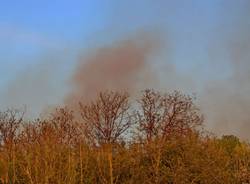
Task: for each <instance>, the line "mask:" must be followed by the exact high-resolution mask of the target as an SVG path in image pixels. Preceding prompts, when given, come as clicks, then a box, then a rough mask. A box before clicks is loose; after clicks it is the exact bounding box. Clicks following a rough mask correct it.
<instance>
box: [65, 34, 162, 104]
mask: <svg viewBox="0 0 250 184" xmlns="http://www.w3.org/2000/svg"><path fill="white" fill-rule="evenodd" d="M157 45H158V43H157V41H156V40H155V39H151V38H149V37H148V38H147V37H140V36H139V37H137V38H135V39H127V40H122V41H119V42H116V43H113V44H111V46H107V47H103V48H99V49H96V50H95V51H92V52H91V53H90V54H88V55H87V56H84V57H83V58H81V59H80V60H79V63H78V65H77V67H76V70H75V72H74V73H73V76H72V78H71V80H70V84H71V92H70V93H69V94H68V95H67V96H66V97H65V103H66V104H67V105H70V106H71V107H75V106H77V104H78V102H79V101H81V102H85V101H88V100H90V99H93V98H95V96H96V95H97V94H98V93H99V92H100V91H103V90H118V91H121V90H126V91H129V92H130V93H134V92H136V91H138V90H140V89H143V88H144V87H148V86H149V85H151V84H153V81H155V78H156V76H155V75H154V74H153V72H152V70H151V68H150V63H149V58H150V55H152V54H153V53H154V52H155V51H156V50H157Z"/></svg>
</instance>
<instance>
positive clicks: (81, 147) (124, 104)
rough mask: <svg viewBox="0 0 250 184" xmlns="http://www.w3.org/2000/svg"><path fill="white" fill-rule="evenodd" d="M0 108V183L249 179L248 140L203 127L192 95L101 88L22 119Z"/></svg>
mask: <svg viewBox="0 0 250 184" xmlns="http://www.w3.org/2000/svg"><path fill="white" fill-rule="evenodd" d="M24 116H25V111H24V110H20V109H8V110H6V111H4V112H1V113H0V183H1V184H9V183H13V184H94V183H97V184H99V183H100V184H144V183H145V184H163V183H164V184H182V183H183V184H184V183H190V184H191V183H193V184H194V183H197V184H203V183H204V184H209V183H211V184H216V183H218V184H219V183H233V184H238V183H239V184H240V183H250V145H249V143H248V142H245V141H241V140H240V139H239V138H238V137H236V136H234V135H223V136H220V137H218V136H215V135H213V134H212V133H211V132H209V131H207V130H206V129H205V128H204V116H203V114H202V112H200V110H199V108H198V107H197V106H196V104H195V97H193V96H190V95H186V94H183V93H182V92H180V91H173V92H169V93H162V92H158V91H155V90H153V89H147V90H144V91H142V92H141V93H140V95H139V96H138V97H136V98H135V97H133V96H131V95H130V94H129V93H128V92H126V91H102V92H100V93H99V94H98V96H97V97H96V98H94V99H92V100H91V101H88V102H80V103H79V104H78V107H75V108H74V109H73V110H72V109H70V108H69V107H66V106H64V107H58V108H55V109H54V110H53V111H51V113H50V114H49V115H48V116H46V117H42V118H37V119H35V120H27V119H26V118H24Z"/></svg>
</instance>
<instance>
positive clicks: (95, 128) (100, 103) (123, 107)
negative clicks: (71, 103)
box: [80, 91, 133, 144]
mask: <svg viewBox="0 0 250 184" xmlns="http://www.w3.org/2000/svg"><path fill="white" fill-rule="evenodd" d="M129 108H130V104H129V95H128V93H127V92H124V93H122V92H113V91H106V92H101V93H100V94H99V96H98V97H97V99H96V100H95V101H92V102H91V103H90V104H87V105H83V104H82V103H80V109H81V117H82V119H83V120H84V124H85V131H86V132H85V133H86V136H87V137H88V138H89V139H90V140H92V141H93V142H94V143H95V144H103V143H115V142H117V141H118V139H119V138H121V136H122V135H123V134H124V133H125V132H126V131H127V130H128V129H129V128H130V126H131V124H132V123H133V120H132V118H133V117H132V115H131V114H130V112H129Z"/></svg>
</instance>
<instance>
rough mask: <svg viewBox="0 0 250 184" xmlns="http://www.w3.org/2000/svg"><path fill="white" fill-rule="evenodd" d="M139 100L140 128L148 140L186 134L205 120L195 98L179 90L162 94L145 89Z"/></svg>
mask: <svg viewBox="0 0 250 184" xmlns="http://www.w3.org/2000/svg"><path fill="white" fill-rule="evenodd" d="M138 102H139V106H140V107H139V110H138V111H137V114H138V116H137V117H138V119H139V130H140V131H141V132H142V134H143V135H144V136H145V137H146V139H147V140H148V141H149V140H152V139H154V138H156V137H165V138H166V137H168V136H169V135H170V134H173V133H175V134H179V135H183V134H186V133H187V132H188V131H191V130H193V129H194V128H196V127H197V126H199V125H201V124H202V121H203V117H202V115H200V113H199V109H198V108H197V107H196V106H195V105H194V103H193V98H192V97H190V96H188V95H183V94H181V93H180V92H178V91H174V92H173V93H167V94H161V93H159V92H155V91H153V90H145V91H144V92H143V95H142V97H141V99H140V100H139V101H138Z"/></svg>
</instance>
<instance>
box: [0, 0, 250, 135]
mask: <svg viewBox="0 0 250 184" xmlns="http://www.w3.org/2000/svg"><path fill="white" fill-rule="evenodd" d="M248 12H250V3H249V1H248V0H209V1H201V0H190V1H185V0H154V1H152V0H71V1H68V0H53V1H51V0H42V1H39V0H37V1H33V0H23V1H20V0H11V1H6V0H2V1H0V66H1V67H0V100H1V101H2V103H1V105H0V107H1V109H4V108H6V107H9V106H11V107H12V106H15V105H17V106H19V105H27V106H29V105H30V106H32V105H33V106H34V108H33V107H32V108H33V109H35V110H34V112H31V113H34V114H37V112H38V111H41V110H42V109H43V108H44V107H45V106H49V105H51V104H56V103H59V102H60V100H62V98H63V96H64V94H65V93H67V91H68V90H69V88H70V87H69V86H68V85H67V84H66V83H67V80H68V78H69V77H70V75H71V74H72V71H73V70H74V68H75V67H76V66H77V64H76V63H77V61H78V60H79V57H82V56H83V55H84V54H86V53H87V52H88V51H89V50H90V49H93V48H96V47H100V46H104V45H107V44H110V43H112V42H113V41H115V40H120V39H126V38H127V37H130V36H131V35H138V34H141V33H142V32H150V33H152V34H153V35H154V36H155V37H157V38H158V39H159V40H161V41H162V43H163V44H162V45H161V49H160V52H159V53H158V55H157V56H155V57H154V58H153V60H155V61H156V62H154V65H156V66H155V67H156V68H157V69H156V71H157V73H159V83H160V86H161V88H164V89H167V90H168V89H171V90H172V89H181V90H184V91H188V92H193V93H197V94H198V96H199V97H200V98H203V99H204V100H203V101H204V102H203V101H202V100H201V101H202V102H201V104H206V105H203V106H204V107H203V106H202V108H204V109H205V111H206V109H210V110H209V112H210V111H211V109H213V107H214V106H216V107H223V105H225V102H226V101H228V98H225V99H224V98H223V99H224V101H223V103H220V104H216V103H215V102H214V103H210V102H211V101H212V100H211V99H216V100H215V101H217V100H218V99H222V97H224V96H230V99H231V97H232V96H234V95H235V94H236V90H237V89H238V88H242V89H243V90H242V91H243V92H242V94H240V95H241V96H242V98H240V100H241V101H246V102H247V105H244V109H248V108H250V99H249V97H248V95H246V93H247V92H248V91H249V89H250V88H248V80H246V78H247V77H249V76H248V75H246V74H247V73H248V70H246V69H249V65H248V64H247V63H248V60H249V54H247V53H250V52H249V51H250V46H249V44H248V43H249V41H250V39H249V38H250V35H249V31H250V19H249V17H250V13H248ZM234 51H235V52H234ZM236 51H237V53H236ZM232 53H234V55H232ZM236 56H237V57H236ZM235 60H237V61H239V62H240V64H237V65H236V64H235V63H236V62H235ZM241 60H242V61H241ZM239 62H237V63H239ZM166 63H167V64H166ZM169 63H170V65H171V66H173V70H174V71H172V73H171V72H170V74H166V71H165V69H164V66H165V65H166V67H167V66H169ZM47 66H50V67H47ZM249 71H250V70H249ZM52 73H56V75H53V78H50V77H49V76H51V74H52ZM239 73H243V74H244V75H243V74H242V75H239ZM166 78H171V79H172V80H169V79H166ZM23 81H25V82H23ZM48 81H49V82H48ZM242 81H243V82H242ZM34 83H41V85H40V87H38V88H37V86H34ZM238 83H242V84H243V87H242V86H237V85H236V84H238ZM224 85H225V86H226V87H223V90H221V89H218V86H224ZM228 86H229V87H228ZM41 88H49V90H47V91H46V90H45V91H43V90H40V89H41ZM225 89H226V91H227V93H230V94H226V95H224V94H222V91H223V93H225V92H224V90H225ZM27 90H31V91H34V92H33V93H34V94H35V95H34V94H33V95H25V93H26V91H27ZM40 91H42V92H40ZM208 91H209V94H207V92H208ZM211 94H216V95H215V96H216V97H214V96H213V95H211ZM41 96H45V97H43V98H42V97H41ZM207 96H212V97H210V98H208V97H207ZM38 99H43V100H38ZM26 101H27V104H26ZM28 101H31V102H28ZM248 102H249V103H248ZM237 103H238V101H237ZM221 104H223V105H221ZM239 104H242V103H239ZM239 108H240V109H241V108H243V106H242V105H239ZM232 109H233V107H232V108H230V110H232ZM216 110H218V109H216ZM207 111H208V110H207ZM249 111H250V110H249ZM209 112H208V114H209ZM229 112H230V111H229ZM247 112H248V111H247ZM215 114H216V113H214V112H213V113H210V117H214V116H215ZM227 118H230V117H227ZM211 119H212V118H211ZM217 119H218V118H217ZM245 119H246V118H245ZM214 124H216V123H213V125H211V127H216V126H215V125H214ZM223 126H224V124H223ZM225 126H228V127H229V128H228V129H223V128H221V129H222V132H223V131H224V130H225V132H226V131H229V129H230V126H231V124H229V125H225ZM243 127H244V126H243ZM230 130H231V129H230ZM229 132H230V131H229ZM231 132H234V131H231ZM236 133H237V132H236Z"/></svg>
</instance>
